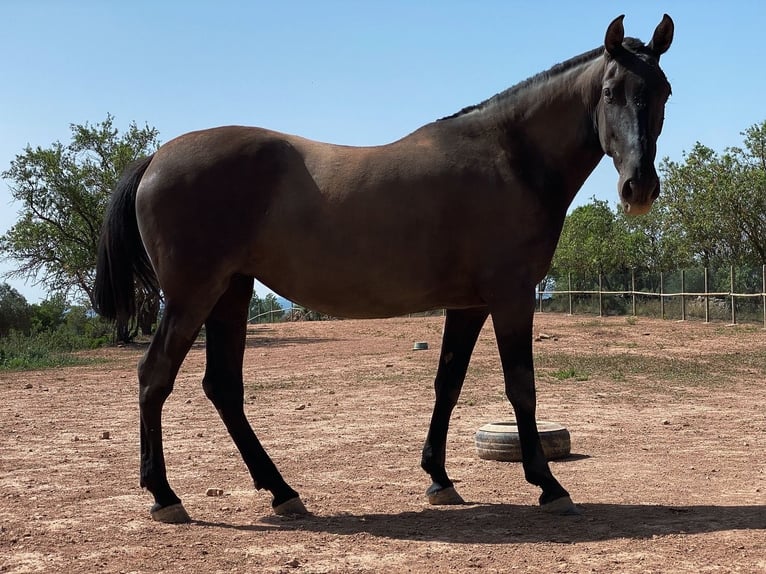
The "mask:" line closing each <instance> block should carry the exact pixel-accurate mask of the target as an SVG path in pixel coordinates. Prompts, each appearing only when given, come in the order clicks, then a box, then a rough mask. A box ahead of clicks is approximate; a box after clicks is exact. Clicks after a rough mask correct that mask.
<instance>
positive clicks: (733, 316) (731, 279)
mask: <svg viewBox="0 0 766 574" xmlns="http://www.w3.org/2000/svg"><path fill="white" fill-rule="evenodd" d="M729 284H730V285H731V291H730V293H731V324H732V325H736V324H737V303H736V301H735V299H734V265H732V266H731V267H730V268H729Z"/></svg>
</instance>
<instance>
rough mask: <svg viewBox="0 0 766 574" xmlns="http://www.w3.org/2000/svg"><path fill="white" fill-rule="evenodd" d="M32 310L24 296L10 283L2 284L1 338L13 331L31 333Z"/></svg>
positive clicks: (0, 306) (0, 285)
mask: <svg viewBox="0 0 766 574" xmlns="http://www.w3.org/2000/svg"><path fill="white" fill-rule="evenodd" d="M31 326H32V309H31V308H30V306H29V304H28V303H27V300H26V299H25V298H24V296H23V295H22V294H21V293H19V292H18V291H16V289H14V288H13V287H11V286H10V285H8V283H2V284H0V338H1V337H6V336H7V335H8V334H9V333H10V332H11V331H24V332H26V331H29V329H30V327H31Z"/></svg>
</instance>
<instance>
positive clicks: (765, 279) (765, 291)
mask: <svg viewBox="0 0 766 574" xmlns="http://www.w3.org/2000/svg"><path fill="white" fill-rule="evenodd" d="M761 297H763V328H764V329H766V265H764V266H763V267H761Z"/></svg>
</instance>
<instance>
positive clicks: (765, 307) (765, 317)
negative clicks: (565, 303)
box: [567, 271, 766, 326]
mask: <svg viewBox="0 0 766 574" xmlns="http://www.w3.org/2000/svg"><path fill="white" fill-rule="evenodd" d="M764 277H766V275H764ZM567 282H568V284H569V285H568V289H567V291H569V314H570V315H573V314H574V313H572V272H571V271H568V272H567ZM763 300H764V304H763V324H764V326H766V295H764V299H763Z"/></svg>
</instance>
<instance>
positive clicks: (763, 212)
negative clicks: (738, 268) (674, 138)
mask: <svg viewBox="0 0 766 574" xmlns="http://www.w3.org/2000/svg"><path fill="white" fill-rule="evenodd" d="M742 135H743V136H744V148H739V147H731V148H727V149H726V150H725V151H724V153H723V154H720V155H719V154H717V153H716V152H715V151H713V150H712V149H711V148H709V147H707V146H705V145H703V144H701V143H699V142H697V143H696V144H695V145H694V147H693V148H692V150H691V152H689V153H685V154H684V161H683V162H674V161H670V160H669V159H668V158H665V159H664V160H663V161H662V163H661V165H660V172H661V174H662V179H663V191H662V194H661V195H660V198H659V199H658V201H657V203H658V204H659V209H658V212H657V214H656V215H655V217H656V218H658V219H659V222H660V223H659V225H660V226H661V227H662V228H663V230H664V233H665V235H666V236H667V237H669V238H673V240H674V241H675V242H676V243H677V244H678V249H679V251H680V252H682V253H684V254H686V255H687V257H689V258H691V259H693V260H694V262H696V263H698V264H700V265H704V266H716V265H721V266H728V265H752V266H754V265H762V264H764V263H766V121H764V122H762V123H761V124H759V125H754V126H752V127H750V128H748V129H747V130H746V131H745V132H743V134H742Z"/></svg>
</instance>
